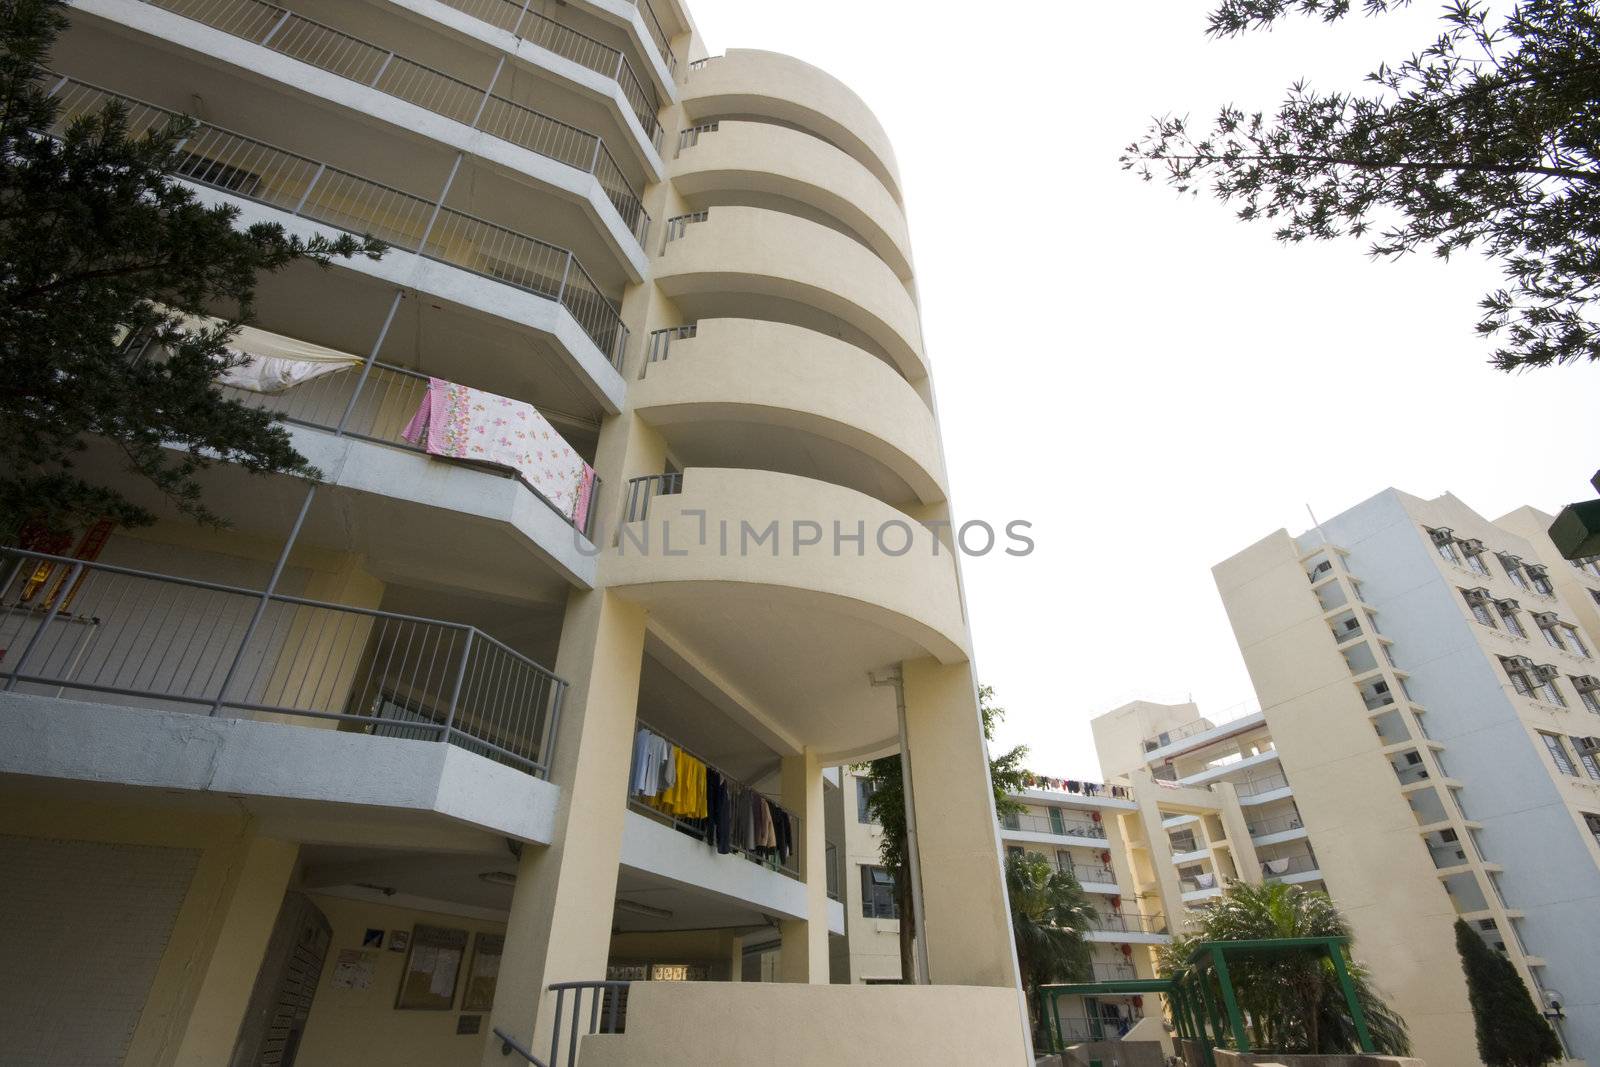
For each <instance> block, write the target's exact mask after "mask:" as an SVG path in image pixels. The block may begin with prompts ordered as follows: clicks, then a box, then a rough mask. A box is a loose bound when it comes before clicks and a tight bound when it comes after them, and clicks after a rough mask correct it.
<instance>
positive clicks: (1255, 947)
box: [1039, 937, 1376, 1067]
mask: <svg viewBox="0 0 1600 1067" xmlns="http://www.w3.org/2000/svg"><path fill="white" fill-rule="evenodd" d="M1349 941H1350V939H1349V938H1348V937H1280V938H1271V939H1268V940H1260V941H1202V942H1200V943H1199V944H1197V945H1195V947H1194V951H1193V952H1192V953H1190V955H1189V962H1188V966H1186V967H1185V968H1183V970H1181V971H1179V972H1177V973H1176V974H1174V975H1172V976H1170V977H1167V978H1138V979H1127V980H1124V981H1116V982H1069V983H1063V984H1058V985H1047V986H1040V987H1039V1017H1040V1018H1041V1019H1042V1020H1043V1021H1044V1023H1045V1026H1046V1031H1047V1033H1048V1034H1049V1035H1050V1042H1051V1051H1052V1052H1060V1051H1062V1050H1063V1048H1064V1043H1063V1042H1062V1040H1061V1025H1060V1018H1059V1014H1058V1011H1059V1009H1058V1005H1059V1002H1060V1000H1061V998H1062V997H1067V996H1091V997H1092V996H1137V995H1142V994H1145V993H1159V994H1160V995H1162V996H1164V997H1166V998H1167V1007H1168V1008H1169V1009H1170V1011H1171V1012H1172V1023H1173V1027H1174V1028H1175V1029H1176V1030H1177V1033H1178V1037H1179V1038H1180V1039H1182V1040H1186V1041H1194V1042H1197V1043H1198V1044H1199V1045H1200V1048H1201V1049H1202V1051H1203V1054H1204V1056H1205V1060H1206V1063H1207V1065H1208V1067H1215V1065H1216V1059H1215V1057H1214V1056H1213V1055H1212V1049H1214V1048H1216V1047H1219V1046H1220V1047H1222V1048H1228V1047H1232V1048H1234V1049H1237V1050H1238V1051H1240V1052H1252V1051H1254V1049H1252V1048H1251V1045H1250V1033H1249V1031H1248V1030H1247V1029H1246V1027H1245V1021H1244V1013H1243V1012H1242V1011H1240V1010H1239V998H1238V996H1237V995H1236V994H1235V992H1234V989H1233V976H1232V974H1231V973H1230V971H1229V969H1228V961H1229V960H1230V959H1234V960H1237V959H1240V958H1246V959H1248V958H1250V957H1252V956H1255V957H1260V956H1273V955H1285V954H1290V955H1314V956H1324V955H1325V956H1327V957H1328V960H1329V962H1330V963H1331V964H1332V965H1333V973H1334V974H1335V976H1337V978H1338V980H1339V988H1340V989H1341V990H1342V991H1343V992H1344V999H1345V1006H1346V1007H1348V1008H1349V1009H1350V1021H1351V1023H1352V1024H1353V1025H1354V1026H1355V1031H1356V1041H1357V1042H1358V1043H1359V1044H1360V1046H1361V1051H1362V1052H1375V1051H1376V1049H1374V1048H1373V1045H1372V1033H1371V1031H1370V1030H1368V1028H1367V1016H1366V1013H1365V1012H1363V1011H1362V1010H1361V1002H1360V1000H1359V999H1357V997H1356V987H1355V983H1354V982H1352V981H1351V980H1350V966H1349V963H1348V962H1347V961H1346V959H1345V946H1346V945H1347V944H1349ZM1047 1005H1048V1006H1047Z"/></svg>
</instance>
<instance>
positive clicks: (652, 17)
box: [629, 0, 678, 74]
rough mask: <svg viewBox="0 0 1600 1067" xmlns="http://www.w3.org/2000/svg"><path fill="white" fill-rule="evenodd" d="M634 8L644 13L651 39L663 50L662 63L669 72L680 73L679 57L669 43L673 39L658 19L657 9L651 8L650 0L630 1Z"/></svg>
mask: <svg viewBox="0 0 1600 1067" xmlns="http://www.w3.org/2000/svg"><path fill="white" fill-rule="evenodd" d="M629 3H631V4H633V6H634V7H636V8H638V9H639V10H640V11H642V12H644V24H645V26H646V27H648V28H649V30H650V39H651V40H652V41H654V42H655V43H656V47H657V48H659V49H660V50H661V61H662V62H663V63H665V64H666V65H667V70H668V71H669V72H671V73H673V74H676V73H678V56H677V53H676V52H674V51H673V50H672V45H671V44H670V43H669V42H670V41H671V40H672V38H671V36H670V35H669V34H668V33H667V29H666V27H665V26H663V25H661V20H660V19H659V18H657V17H656V9H655V8H653V7H651V6H650V0H629Z"/></svg>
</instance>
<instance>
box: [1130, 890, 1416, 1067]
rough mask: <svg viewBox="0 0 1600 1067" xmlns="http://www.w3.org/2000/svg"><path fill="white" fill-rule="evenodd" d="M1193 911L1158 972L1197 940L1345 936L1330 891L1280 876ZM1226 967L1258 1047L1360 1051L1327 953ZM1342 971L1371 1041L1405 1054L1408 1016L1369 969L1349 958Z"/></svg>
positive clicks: (1181, 958)
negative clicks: (1375, 984) (1382, 994)
mask: <svg viewBox="0 0 1600 1067" xmlns="http://www.w3.org/2000/svg"><path fill="white" fill-rule="evenodd" d="M1190 918H1191V919H1192V920H1193V921H1192V924H1191V927H1190V930H1189V932H1188V933H1187V934H1184V935H1182V936H1179V937H1175V938H1173V939H1172V943H1171V944H1170V945H1167V946H1166V947H1165V948H1164V949H1162V952H1161V969H1162V972H1163V973H1167V974H1170V973H1172V972H1174V971H1176V970H1178V969H1180V968H1182V967H1183V966H1184V965H1185V964H1186V963H1187V961H1188V959H1189V957H1190V956H1191V955H1192V954H1193V951H1194V946H1195V945H1196V944H1197V943H1199V942H1201V941H1255V940H1266V939H1273V938H1285V937H1349V936H1350V924H1349V923H1348V922H1346V921H1345V918H1344V916H1343V915H1341V914H1340V913H1339V909H1338V908H1336V907H1335V906H1334V903H1333V901H1332V899H1331V898H1329V896H1328V894H1326V893H1322V892H1318V891H1316V890H1311V889H1305V888H1303V887H1301V886H1297V885H1284V884H1283V883H1282V882H1267V883H1265V884H1264V885H1248V884H1245V883H1243V882H1232V883H1230V884H1229V885H1228V887H1227V888H1226V889H1224V890H1223V892H1222V895H1221V896H1219V897H1217V898H1216V899H1215V900H1214V901H1212V902H1211V903H1210V904H1209V905H1208V906H1206V907H1205V908H1203V909H1200V910H1198V911H1195V912H1192V913H1190ZM1228 967H1229V970H1230V972H1231V974H1232V978H1233V988H1234V994H1235V996H1236V997H1237V998H1238V1001H1239V1007H1240V1009H1241V1010H1242V1011H1243V1013H1244V1015H1245V1019H1246V1025H1247V1026H1249V1028H1250V1031H1251V1035H1250V1036H1251V1044H1253V1045H1254V1046H1255V1047H1257V1048H1259V1049H1264V1050H1265V1049H1270V1050H1272V1051H1274V1052H1310V1053H1325V1054H1332V1053H1342V1052H1354V1051H1357V1050H1358V1048H1359V1046H1358V1045H1357V1043H1356V1030H1355V1022H1354V1020H1353V1019H1352V1018H1351V1017H1350V1011H1349V1008H1348V1007H1347V1005H1346V1002H1345V996H1344V990H1343V989H1342V988H1341V987H1340V985H1339V981H1338V977H1337V975H1335V974H1334V971H1333V965H1332V964H1331V963H1329V962H1328V960H1327V959H1326V958H1325V957H1322V956H1311V955H1287V954H1283V955H1280V954H1273V955H1269V956H1257V957H1240V958H1239V959H1237V960H1230V961H1229V963H1228ZM1347 970H1348V971H1349V974H1350V981H1351V982H1352V983H1353V984H1354V985H1355V990H1356V998H1357V1001H1358V1002H1359V1003H1360V1004H1361V1011H1362V1014H1363V1015H1365V1016H1366V1021H1367V1029H1368V1031H1369V1032H1370V1033H1371V1035H1372V1041H1373V1044H1374V1046H1375V1047H1376V1048H1377V1050H1378V1051H1379V1052H1380V1053H1385V1054H1388V1055H1394V1056H1405V1055H1409V1054H1410V1051H1411V1041H1410V1038H1409V1037H1408V1036H1407V1034H1406V1025H1405V1021H1404V1020H1403V1019H1401V1018H1400V1016H1398V1015H1396V1014H1395V1013H1394V1011H1393V1010H1392V1009H1391V1008H1390V1007H1389V1006H1388V1005H1387V1004H1386V1003H1385V1002H1384V1001H1383V998H1382V997H1380V996H1379V995H1378V993H1377V991H1376V990H1374V989H1373V988H1372V982H1371V979H1370V978H1369V977H1368V975H1367V971H1366V968H1364V967H1362V966H1361V964H1360V963H1358V962H1357V961H1355V960H1351V961H1349V963H1348V965H1347ZM1214 992H1215V991H1214Z"/></svg>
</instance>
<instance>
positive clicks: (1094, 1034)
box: [1053, 964, 1133, 1046]
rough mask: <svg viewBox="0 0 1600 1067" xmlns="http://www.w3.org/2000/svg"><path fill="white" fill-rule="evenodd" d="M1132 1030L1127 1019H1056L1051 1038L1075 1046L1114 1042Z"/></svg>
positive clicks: (1131, 1023)
mask: <svg viewBox="0 0 1600 1067" xmlns="http://www.w3.org/2000/svg"><path fill="white" fill-rule="evenodd" d="M1101 966H1110V965H1109V964H1102V965H1101ZM1132 1028H1133V1021H1132V1020H1128V1019H1109V1018H1108V1019H1091V1018H1071V1019H1061V1018H1058V1019H1056V1020H1055V1033H1054V1035H1053V1036H1054V1038H1055V1039H1056V1040H1057V1041H1058V1042H1059V1043H1060V1044H1061V1045H1063V1046H1065V1045H1077V1044H1082V1043H1085V1042H1090V1041H1115V1040H1117V1039H1118V1038H1120V1037H1122V1036H1123V1035H1124V1034H1126V1033H1127V1032H1128V1031H1129V1030H1131V1029H1132Z"/></svg>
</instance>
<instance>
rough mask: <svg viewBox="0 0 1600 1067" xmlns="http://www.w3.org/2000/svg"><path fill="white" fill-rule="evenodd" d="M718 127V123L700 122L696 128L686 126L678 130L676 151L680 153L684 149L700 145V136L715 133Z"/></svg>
mask: <svg viewBox="0 0 1600 1067" xmlns="http://www.w3.org/2000/svg"><path fill="white" fill-rule="evenodd" d="M720 125H721V123H718V122H702V123H701V124H700V125H698V126H687V127H685V128H684V129H682V130H679V131H678V151H679V152H680V153H681V152H682V151H683V150H684V149H685V148H693V147H694V146H695V145H697V144H699V143H700V135H701V134H703V133H716V132H717V127H718V126H720Z"/></svg>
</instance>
